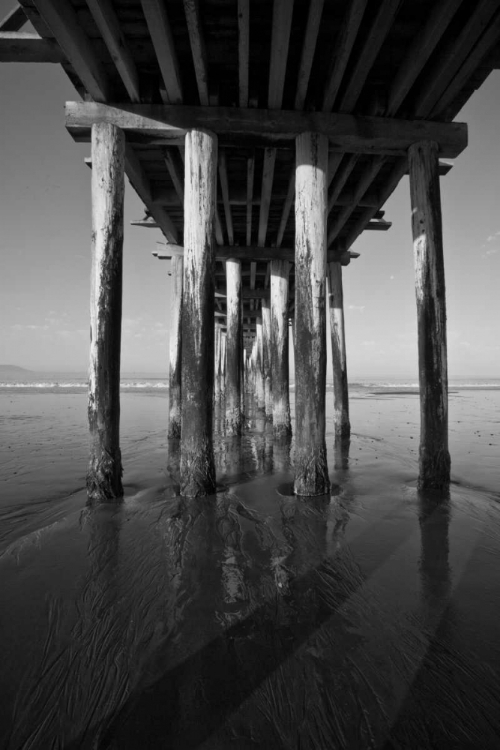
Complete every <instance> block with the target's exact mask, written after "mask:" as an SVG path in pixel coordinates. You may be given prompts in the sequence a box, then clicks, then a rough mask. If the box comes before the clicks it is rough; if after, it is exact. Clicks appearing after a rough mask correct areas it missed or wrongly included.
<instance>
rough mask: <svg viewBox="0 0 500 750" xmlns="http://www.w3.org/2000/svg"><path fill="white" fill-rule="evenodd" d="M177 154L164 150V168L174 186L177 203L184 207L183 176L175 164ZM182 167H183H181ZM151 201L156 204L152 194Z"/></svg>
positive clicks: (178, 166)
mask: <svg viewBox="0 0 500 750" xmlns="http://www.w3.org/2000/svg"><path fill="white" fill-rule="evenodd" d="M176 153H177V152H176V151H173V150H172V149H168V148H166V149H165V151H164V154H163V155H164V159H165V166H166V167H167V170H168V173H169V175H170V179H171V180H172V183H173V185H174V190H175V194H176V196H177V202H180V204H181V206H184V174H183V172H182V171H181V168H180V165H179V164H178V163H177V160H176V157H175V154H176ZM182 167H184V165H182ZM153 201H154V202H155V203H157V202H158V201H157V200H156V199H155V197H154V194H153Z"/></svg>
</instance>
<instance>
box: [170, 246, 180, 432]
mask: <svg viewBox="0 0 500 750" xmlns="http://www.w3.org/2000/svg"><path fill="white" fill-rule="evenodd" d="M171 272H172V304H171V309H170V346H169V359H170V366H169V378H168V397H169V419H168V437H169V438H173V439H178V438H180V436H181V372H182V368H181V356H182V348H181V347H182V285H183V275H184V261H183V259H182V257H181V256H180V255H174V256H173V257H172V261H171Z"/></svg>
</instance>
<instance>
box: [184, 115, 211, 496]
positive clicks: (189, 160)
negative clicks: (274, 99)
mask: <svg viewBox="0 0 500 750" xmlns="http://www.w3.org/2000/svg"><path fill="white" fill-rule="evenodd" d="M216 174H217V138H216V136H214V135H213V134H212V133H208V132H205V131H200V130H192V131H190V132H189V133H188V134H187V135H186V148H185V178H184V287H183V300H182V416H181V420H182V421H181V464H180V479H181V495H183V496H184V497H198V496H202V495H208V494H211V493H213V492H215V464H214V453H213V443H212V425H213V387H214V286H215V285H214V271H215V256H214V249H213V231H214V228H213V225H214V214H215V200H216Z"/></svg>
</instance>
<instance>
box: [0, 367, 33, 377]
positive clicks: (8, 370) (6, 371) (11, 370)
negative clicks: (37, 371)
mask: <svg viewBox="0 0 500 750" xmlns="http://www.w3.org/2000/svg"><path fill="white" fill-rule="evenodd" d="M16 372H33V370H27V369H26V367H18V366H17V365H0V374H3V375H14V374H15V373H16Z"/></svg>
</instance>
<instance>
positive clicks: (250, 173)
mask: <svg viewBox="0 0 500 750" xmlns="http://www.w3.org/2000/svg"><path fill="white" fill-rule="evenodd" d="M254 174H255V156H251V157H250V158H249V159H248V161H247V198H246V202H247V236H246V239H247V245H251V244H252V207H253V179H254Z"/></svg>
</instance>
